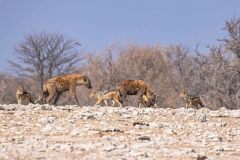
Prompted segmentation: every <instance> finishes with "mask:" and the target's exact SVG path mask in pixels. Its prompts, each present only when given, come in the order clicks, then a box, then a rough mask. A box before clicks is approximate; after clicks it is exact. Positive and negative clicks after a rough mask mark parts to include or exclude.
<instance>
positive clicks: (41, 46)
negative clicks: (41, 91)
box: [9, 32, 81, 86]
mask: <svg viewBox="0 0 240 160" xmlns="http://www.w3.org/2000/svg"><path fill="white" fill-rule="evenodd" d="M77 45H78V42H77V41H75V40H71V39H66V38H65V37H64V36H63V35H61V34H51V33H44V32H43V33H39V34H33V35H28V36H26V37H25V40H24V41H23V42H21V43H20V44H19V45H18V47H17V48H16V53H15V57H16V60H9V64H10V66H11V68H12V69H13V70H14V71H15V72H16V73H17V74H18V75H19V76H21V77H29V78H31V79H33V80H35V81H36V82H37V83H39V84H40V86H42V85H43V83H44V81H45V80H46V79H48V78H51V77H52V76H54V75H59V74H64V73H69V72H74V71H76V69H77V67H76V65H77V64H78V62H79V61H80V60H81V58H80V56H79V55H80V54H79V51H78V50H77Z"/></svg>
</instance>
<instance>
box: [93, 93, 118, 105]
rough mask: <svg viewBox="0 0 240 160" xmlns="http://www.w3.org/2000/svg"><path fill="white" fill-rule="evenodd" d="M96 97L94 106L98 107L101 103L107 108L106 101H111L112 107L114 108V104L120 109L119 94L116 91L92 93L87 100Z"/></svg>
mask: <svg viewBox="0 0 240 160" xmlns="http://www.w3.org/2000/svg"><path fill="white" fill-rule="evenodd" d="M92 97H96V98H97V102H96V104H95V105H94V106H96V105H98V104H99V103H101V102H102V101H104V103H105V104H106V106H108V102H107V100H112V106H111V107H113V106H114V104H115V102H117V103H118V105H119V107H122V104H121V102H120V94H119V93H118V92H117V91H116V90H112V91H97V92H96V91H92V92H91V94H90V96H89V98H92Z"/></svg>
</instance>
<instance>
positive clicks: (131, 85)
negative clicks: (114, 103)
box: [117, 80, 156, 107]
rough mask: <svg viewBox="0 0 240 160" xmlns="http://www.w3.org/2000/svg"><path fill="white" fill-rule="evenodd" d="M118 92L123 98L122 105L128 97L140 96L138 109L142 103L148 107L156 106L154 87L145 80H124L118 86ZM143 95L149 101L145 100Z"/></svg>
mask: <svg viewBox="0 0 240 160" xmlns="http://www.w3.org/2000/svg"><path fill="white" fill-rule="evenodd" d="M117 91H118V92H119V94H120V96H121V103H123V102H124V101H125V99H126V96H127V95H137V96H138V107H140V104H141V103H142V104H143V105H144V106H146V107H150V106H153V105H154V104H155V100H156V96H155V95H154V94H153V90H152V87H151V86H150V85H149V84H147V83H146V82H144V81H143V80H123V81H121V82H120V83H119V84H118V85H117ZM143 95H145V96H146V97H147V98H145V99H147V101H146V100H144V99H143Z"/></svg>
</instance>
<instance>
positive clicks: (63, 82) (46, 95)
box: [36, 74, 92, 105]
mask: <svg viewBox="0 0 240 160" xmlns="http://www.w3.org/2000/svg"><path fill="white" fill-rule="evenodd" d="M81 85H84V86H85V87H87V88H88V89H91V88H92V85H91V81H90V79H89V77H88V76H86V75H83V74H66V75H61V76H57V77H53V78H51V79H48V80H47V81H46V82H45V83H44V85H43V95H42V97H40V99H39V100H37V101H36V102H37V103H39V102H40V103H43V102H44V101H46V102H47V103H48V104H56V102H57V101H58V99H59V96H60V95H61V94H62V93H63V92H65V91H70V94H71V98H72V99H73V101H75V103H76V104H78V105H79V102H78V99H77V96H76V87H77V86H81Z"/></svg>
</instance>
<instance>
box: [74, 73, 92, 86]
mask: <svg viewBox="0 0 240 160" xmlns="http://www.w3.org/2000/svg"><path fill="white" fill-rule="evenodd" d="M76 83H77V85H84V86H85V87H87V88H88V89H91V88H92V85H91V81H90V79H89V77H88V76H86V75H85V76H83V77H79V78H77V80H76Z"/></svg>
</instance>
